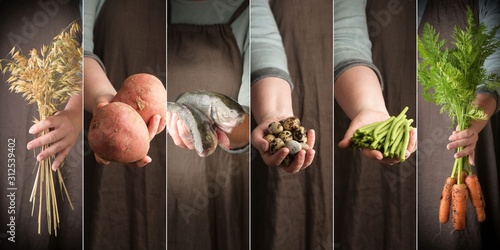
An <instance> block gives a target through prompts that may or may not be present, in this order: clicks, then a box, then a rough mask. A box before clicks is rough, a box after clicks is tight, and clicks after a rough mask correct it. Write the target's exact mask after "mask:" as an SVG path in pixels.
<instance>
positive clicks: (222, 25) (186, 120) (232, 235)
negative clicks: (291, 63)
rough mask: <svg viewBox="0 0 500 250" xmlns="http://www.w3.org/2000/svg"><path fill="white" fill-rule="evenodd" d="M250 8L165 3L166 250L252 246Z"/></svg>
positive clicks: (240, 2) (227, 0)
mask: <svg viewBox="0 0 500 250" xmlns="http://www.w3.org/2000/svg"><path fill="white" fill-rule="evenodd" d="M249 5H250V3H249V1H248V0H236V1H232V0H213V1H212V0H211V1H185V0H172V1H168V21H167V22H168V26H167V29H168V31H167V62H168V63H167V69H168V71H167V72H168V74H167V82H168V84H167V101H168V102H167V127H168V132H169V135H168V139H167V141H168V142H167V143H168V144H167V145H168V146H167V147H168V150H167V183H168V185H167V189H166V191H167V220H168V225H167V227H168V229H167V235H168V236H167V240H168V243H167V248H168V249H248V247H249V231H248V229H249V216H250V215H249V178H250V177H249V171H250V169H249V158H250V150H249V143H250V136H249V135H250V126H249V121H250V119H249V117H250V115H249V112H250V92H249V91H250V89H249V70H248V69H249V59H250V58H249V52H250V51H249V23H250V19H249V15H250V7H249Z"/></svg>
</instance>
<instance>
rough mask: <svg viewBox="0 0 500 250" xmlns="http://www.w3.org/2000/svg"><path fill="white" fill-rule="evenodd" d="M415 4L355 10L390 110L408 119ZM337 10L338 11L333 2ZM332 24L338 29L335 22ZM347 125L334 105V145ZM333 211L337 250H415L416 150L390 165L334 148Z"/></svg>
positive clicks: (371, 4) (376, 4) (412, 101)
mask: <svg viewBox="0 0 500 250" xmlns="http://www.w3.org/2000/svg"><path fill="white" fill-rule="evenodd" d="M346 2H347V1H346ZM415 8H416V6H415V2H414V1H381V0H372V1H370V0H368V1H367V4H366V8H365V9H364V13H358V14H357V15H365V16H366V24H365V25H367V27H368V35H369V39H370V41H371V43H372V49H371V52H372V56H373V59H372V60H373V63H374V65H376V67H377V68H378V69H379V70H380V72H381V76H382V79H383V80H384V89H383V94H384V99H385V101H386V106H387V109H388V111H389V114H391V115H397V114H398V113H399V112H401V110H402V109H403V108H404V107H405V106H408V107H409V110H408V112H407V115H408V118H411V119H414V120H415V118H416V110H417V109H416V64H415V55H416V44H415V41H416V40H415V39H416V34H415V20H416V15H415V13H416V9H415ZM335 9H336V11H339V10H337V6H335ZM334 25H335V27H336V28H337V23H336V22H335V24H334ZM334 35H335V34H334ZM353 39H361V38H358V37H356V38H353ZM336 55H337V50H335V56H336ZM349 124H350V120H349V119H348V117H347V116H346V114H345V113H344V112H343V111H342V109H341V108H340V106H339V105H338V104H337V103H335V114H334V128H335V132H334V138H335V139H334V142H335V143H334V144H335V145H336V143H338V142H339V141H341V140H342V138H343V137H344V134H345V131H346V130H347V128H348V126H349ZM413 126H416V124H415V123H414V124H413ZM334 212H335V215H334V230H335V237H334V241H335V242H334V243H335V247H336V248H337V249H394V250H399V249H415V248H416V234H415V230H416V214H417V212H416V156H415V154H413V155H412V156H411V157H410V158H409V159H407V160H406V161H405V162H404V163H399V164H395V165H393V166H390V165H387V164H383V163H380V162H379V161H376V160H373V159H368V158H366V157H364V156H363V155H362V154H361V152H359V151H358V150H352V149H350V148H348V149H344V150H340V149H339V148H338V147H336V146H335V147H334Z"/></svg>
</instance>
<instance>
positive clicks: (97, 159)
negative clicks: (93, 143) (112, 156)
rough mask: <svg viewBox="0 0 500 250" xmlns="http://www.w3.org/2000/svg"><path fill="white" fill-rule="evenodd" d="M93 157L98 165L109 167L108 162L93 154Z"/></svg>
mask: <svg viewBox="0 0 500 250" xmlns="http://www.w3.org/2000/svg"><path fill="white" fill-rule="evenodd" d="M94 157H95V160H96V161H97V162H98V163H100V164H103V165H109V163H110V162H109V161H108V160H104V159H103V158H101V157H100V156H99V155H97V154H95V153H94Z"/></svg>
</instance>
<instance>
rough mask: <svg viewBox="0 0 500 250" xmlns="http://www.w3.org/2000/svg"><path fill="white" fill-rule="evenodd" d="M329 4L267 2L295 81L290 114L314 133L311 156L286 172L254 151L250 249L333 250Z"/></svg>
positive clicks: (286, 0)
mask: <svg viewBox="0 0 500 250" xmlns="http://www.w3.org/2000/svg"><path fill="white" fill-rule="evenodd" d="M332 4H333V1H331V0H315V1H311V2H309V3H308V4H304V3H303V1H296V0H293V1H290V0H273V1H270V6H271V10H272V12H273V14H274V16H275V20H276V23H277V25H278V29H279V32H280V34H281V37H282V41H283V46H284V48H285V52H286V56H287V61H288V64H287V65H288V70H289V72H290V76H291V79H292V81H293V83H294V89H293V92H292V103H293V111H294V114H295V115H296V116H297V117H299V118H300V120H301V122H302V124H303V126H304V127H305V128H306V129H315V131H316V143H315V146H314V148H315V150H316V156H315V159H314V161H313V163H312V164H311V165H310V166H309V167H308V168H307V169H306V170H304V171H300V172H299V173H296V174H291V173H287V172H285V171H284V170H283V169H281V168H275V167H268V166H266V165H265V163H264V162H263V160H262V158H261V157H260V154H259V153H258V151H257V150H256V149H253V151H252V163H251V164H252V178H251V180H252V183H251V195H252V197H251V211H252V216H251V219H252V222H251V228H252V234H251V235H252V241H251V243H252V249H259V250H261V249H262V250H266V249H289V250H301V249H311V250H318V249H333V228H332V225H333V222H332V220H333V200H332V199H333V183H332V180H333V175H332V174H333V173H332V172H333V168H332V162H333V158H332V148H333V143H332V137H333V134H332V133H333V124H332V119H333V118H332V114H333V110H332V109H333V72H332V69H333V51H332V49H333V36H332V32H333V27H332V24H333V19H332V17H333V6H332ZM252 21H253V19H252ZM253 34H254V33H253V32H252V38H253ZM252 58H253V57H252ZM252 61H253V60H252ZM255 125H256V124H255V123H254V124H253V126H255Z"/></svg>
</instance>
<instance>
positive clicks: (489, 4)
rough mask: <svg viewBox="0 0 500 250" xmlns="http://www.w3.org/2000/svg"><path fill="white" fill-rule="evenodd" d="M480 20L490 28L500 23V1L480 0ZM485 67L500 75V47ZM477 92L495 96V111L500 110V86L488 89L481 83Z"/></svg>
mask: <svg viewBox="0 0 500 250" xmlns="http://www.w3.org/2000/svg"><path fill="white" fill-rule="evenodd" d="M479 22H482V23H484V24H485V25H486V27H487V29H488V30H491V29H492V28H493V27H495V26H498V25H500V3H499V1H497V0H480V1H479ZM495 39H496V40H500V32H497V34H496V36H495ZM484 68H485V69H486V72H487V73H488V74H490V73H495V74H497V75H500V49H498V50H497V51H496V52H495V53H493V54H492V55H491V56H489V57H488V58H486V60H485V62H484ZM477 93H487V94H490V95H491V96H493V98H495V100H496V101H497V108H496V110H495V113H496V112H498V111H499V110H500V103H499V99H500V98H499V97H500V88H498V87H497V88H496V89H487V88H485V86H484V85H480V86H479V87H478V89H477Z"/></svg>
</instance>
